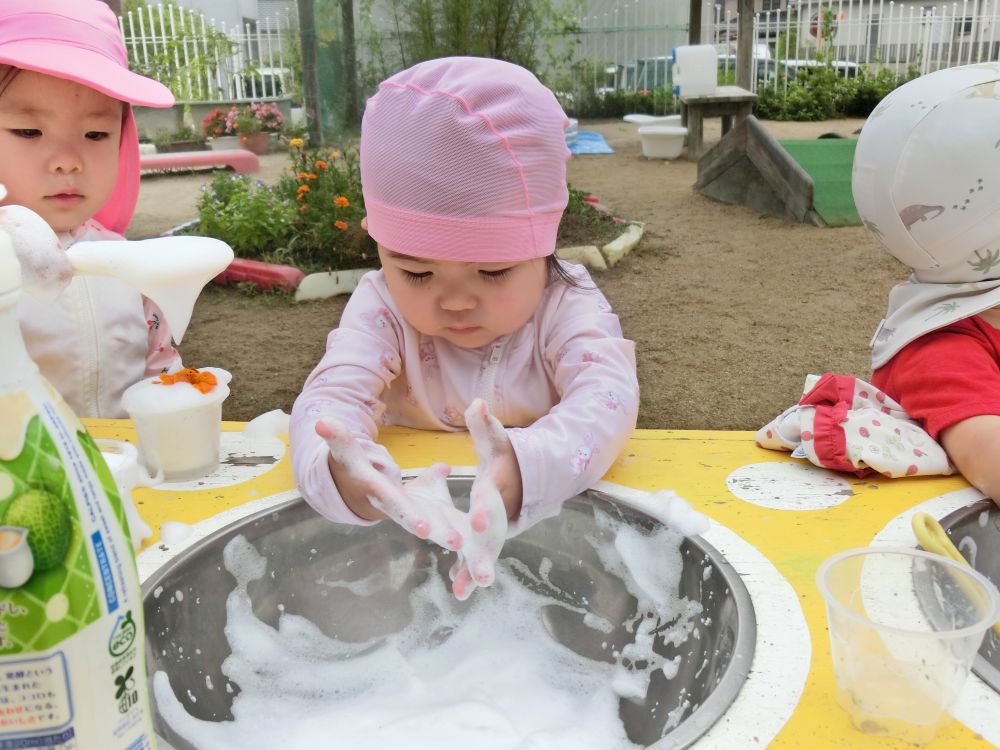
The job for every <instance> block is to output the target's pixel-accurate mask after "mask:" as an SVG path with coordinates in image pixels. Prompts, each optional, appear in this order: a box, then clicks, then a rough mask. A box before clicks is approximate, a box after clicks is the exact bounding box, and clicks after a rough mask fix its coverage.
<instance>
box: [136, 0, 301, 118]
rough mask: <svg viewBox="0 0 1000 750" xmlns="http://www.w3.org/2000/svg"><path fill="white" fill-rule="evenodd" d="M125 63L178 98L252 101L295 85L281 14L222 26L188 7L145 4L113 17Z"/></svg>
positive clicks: (289, 25)
mask: <svg viewBox="0 0 1000 750" xmlns="http://www.w3.org/2000/svg"><path fill="white" fill-rule="evenodd" d="M118 24H119V28H120V29H121V32H122V36H123V38H124V39H125V47H126V49H127V50H128V56H129V65H130V67H131V68H132V69H133V70H135V71H137V72H140V73H143V74H144V75H148V76H150V77H151V78H155V79H156V80H158V81H160V82H161V83H163V84H164V85H166V86H168V87H169V88H170V89H171V91H173V93H174V95H175V96H176V97H177V98H178V99H179V100H188V101H214V100H221V101H253V100H257V99H261V98H270V97H280V96H283V95H285V94H287V93H288V92H289V91H290V90H291V89H292V88H293V86H294V85H295V79H296V77H297V76H298V75H299V71H297V70H296V69H295V68H296V66H295V65H292V64H290V63H291V61H290V57H291V55H290V50H289V49H287V47H288V41H287V40H288V38H289V36H288V35H289V32H290V31H291V30H292V29H293V25H292V21H291V20H290V19H289V18H288V17H287V16H278V17H275V18H272V19H263V20H261V21H259V22H258V23H256V24H254V25H251V24H244V25H243V26H242V27H240V26H234V27H230V28H226V27H225V25H224V24H222V23H219V22H217V21H216V20H215V19H209V18H206V17H205V15H204V14H202V13H199V12H197V11H195V10H192V9H190V8H181V7H179V6H176V5H173V4H169V5H147V6H145V7H144V8H143V9H142V10H140V11H138V12H132V11H130V12H128V13H126V14H124V15H122V16H120V17H119V19H118Z"/></svg>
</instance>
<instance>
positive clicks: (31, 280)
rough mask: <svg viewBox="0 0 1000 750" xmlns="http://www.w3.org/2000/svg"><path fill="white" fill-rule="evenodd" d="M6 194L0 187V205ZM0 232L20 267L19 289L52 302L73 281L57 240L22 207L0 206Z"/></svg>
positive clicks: (45, 224)
mask: <svg viewBox="0 0 1000 750" xmlns="http://www.w3.org/2000/svg"><path fill="white" fill-rule="evenodd" d="M6 194H7V190H6V188H4V186H3V185H0V201H2V200H3V199H4V196H6ZM0 231H4V232H6V233H7V234H8V236H9V237H10V241H11V244H12V245H13V246H14V253H15V254H16V255H17V260H18V262H19V263H20V265H21V286H22V288H23V289H24V291H26V292H27V293H29V294H31V295H32V296H34V297H37V298H38V299H41V300H43V301H47V302H52V301H54V300H55V299H56V298H57V297H58V296H59V295H60V294H61V293H62V291H63V289H65V288H66V286H67V285H68V284H69V282H70V280H71V279H72V278H73V269H72V267H71V266H70V263H69V260H68V258H67V257H66V253H65V252H64V251H63V249H62V245H61V244H60V242H59V238H58V237H57V236H56V233H55V232H53V231H52V227H50V226H49V225H48V224H47V223H46V221H45V219H43V218H42V217H41V216H39V215H38V214H36V213H35V212H34V211H32V210H31V209H30V208H25V207H24V206H13V205H11V206H0Z"/></svg>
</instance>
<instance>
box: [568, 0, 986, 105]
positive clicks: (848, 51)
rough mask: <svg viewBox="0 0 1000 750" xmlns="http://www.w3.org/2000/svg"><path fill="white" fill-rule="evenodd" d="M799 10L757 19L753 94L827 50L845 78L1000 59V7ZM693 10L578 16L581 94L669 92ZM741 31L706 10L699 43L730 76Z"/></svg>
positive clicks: (820, 6) (868, 0) (877, 2)
mask: <svg viewBox="0 0 1000 750" xmlns="http://www.w3.org/2000/svg"><path fill="white" fill-rule="evenodd" d="M792 7H793V10H792V11H791V12H789V10H788V9H787V8H783V9H780V10H768V11H762V12H759V13H757V14H756V15H755V17H754V39H753V44H754V48H753V55H752V56H753V58H754V59H755V69H756V70H757V71H758V74H757V75H754V76H752V80H753V87H754V88H756V86H757V84H758V77H759V78H760V80H763V81H767V83H768V85H772V84H773V85H775V86H777V85H779V83H780V82H782V81H785V82H787V72H788V68H790V67H791V68H795V64H794V62H793V63H792V64H789V65H782V64H779V63H780V61H802V62H800V63H799V64H798V67H800V68H801V66H802V65H804V64H805V61H807V60H813V59H815V58H816V57H817V56H818V54H819V53H821V52H823V53H828V54H829V55H830V56H831V57H832V59H833V60H835V61H839V63H840V64H839V65H837V66H836V68H837V69H838V70H839V71H840V72H841V73H846V74H852V73H854V72H856V71H857V70H859V69H860V67H861V66H866V67H867V68H868V69H869V70H872V71H876V70H878V69H880V68H889V69H891V70H893V71H894V72H896V73H905V72H907V70H908V69H909V68H911V67H912V68H916V70H917V72H919V73H929V72H931V71H933V70H938V69H940V68H946V67H951V66H954V65H964V64H968V63H975V62H983V61H986V60H996V59H998V56H1000V0H972V1H971V2H970V0H963V2H954V3H950V4H942V5H934V6H930V5H926V6H921V5H916V4H910V3H900V2H895V1H893V0H858V1H856V2H850V0H847V1H845V0H834V1H833V2H830V1H829V0H827V2H817V0H804V1H803V2H799V3H797V4H793V6H792ZM687 8H688V3H687V0H628V1H623V2H618V3H617V4H615V5H614V6H613V7H609V8H607V11H606V12H602V13H597V14H592V15H589V16H587V15H583V16H581V17H580V18H579V19H578V23H577V28H578V31H577V34H576V35H575V55H574V56H575V60H576V64H575V65H574V66H573V69H574V71H575V74H574V75H575V79H576V80H575V82H574V83H575V87H580V86H586V87H587V88H589V89H590V90H596V91H598V92H606V91H609V90H625V91H639V90H643V89H654V88H655V87H657V86H662V85H671V75H670V54H671V51H672V49H673V47H674V46H677V45H682V44H687V43H688V34H687ZM824 12H826V13H827V14H828V15H827V20H828V21H829V23H828V24H826V25H825V24H824V22H823V19H824ZM824 26H826V28H825V29H824ZM737 28H738V17H737V15H736V14H735V13H732V12H726V13H722V12H720V11H719V9H718V6H716V5H714V4H712V3H706V4H705V6H704V12H703V15H702V39H701V41H702V43H705V44H716V45H718V48H719V54H720V60H719V64H720V71H722V72H723V73H726V72H727V71H728V70H731V69H732V66H733V64H734V61H735V58H736V47H737V44H738V43H739V40H738V39H737ZM824 31H825V32H826V33H825V35H824ZM789 32H792V33H789ZM824 36H825V37H826V38H824ZM766 59H771V60H772V62H771V63H769V64H767V63H765V62H764V61H765V60H766ZM584 62H586V64H584Z"/></svg>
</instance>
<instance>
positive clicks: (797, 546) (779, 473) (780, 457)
mask: <svg viewBox="0 0 1000 750" xmlns="http://www.w3.org/2000/svg"><path fill="white" fill-rule="evenodd" d="M86 423H87V425H88V427H89V428H90V429H91V431H92V433H93V434H94V436H95V437H98V438H112V439H121V440H130V441H131V440H134V432H133V431H132V428H131V425H130V423H128V422H126V421H118V420H86ZM241 428H242V425H241V424H239V423H223V430H224V431H227V432H228V433H237V432H238V431H239V430H240V429H241ZM224 437H226V436H224ZM233 437H235V436H233ZM382 441H383V442H384V444H385V445H386V447H387V448H388V449H389V451H390V452H391V453H392V455H393V456H394V457H395V458H396V459H397V461H398V463H399V465H400V466H401V467H413V468H416V467H424V466H428V465H430V464H431V463H433V462H434V461H438V460H444V461H448V462H449V463H451V464H452V465H454V466H460V465H471V464H474V463H475V454H474V452H473V450H472V444H471V442H470V441H469V439H468V435H467V434H465V433H434V432H421V431H418V430H407V429H401V428H387V429H385V430H384V431H383V433H382ZM275 443H277V441H275ZM224 447H225V441H224ZM275 454H276V455H278V454H281V457H280V460H277V461H276V462H274V463H273V464H270V465H266V466H256V468H254V469H253V473H254V474H255V476H253V477H252V478H250V479H249V480H246V481H238V482H237V483H236V484H232V485H227V486H216V487H211V486H207V487H198V486H194V487H185V488H180V489H178V488H175V487H172V486H170V485H166V486H161V487H159V488H141V489H137V490H136V491H135V492H134V495H133V496H134V499H135V501H136V504H137V507H138V509H139V512H140V513H141V514H142V516H143V518H144V519H145V520H146V522H147V523H148V524H149V525H150V527H152V528H153V529H154V534H156V533H157V530H158V529H160V526H161V524H163V523H164V522H166V521H181V522H184V523H188V524H199V526H203V525H204V524H205V523H209V522H210V519H212V518H213V517H217V516H218V514H220V513H221V514H222V516H218V519H217V520H216V523H217V524H218V523H222V522H228V521H229V520H233V519H235V518H236V517H238V516H239V515H241V514H242V513H244V512H245V511H246V510H250V509H253V508H257V507H259V506H260V504H261V503H262V502H265V501H266V500H267V499H268V498H272V499H273V498H282V497H294V482H293V479H292V472H291V466H290V462H289V457H288V454H287V451H286V450H284V445H279V446H278V450H277V451H276V453H275ZM235 463H239V461H238V460H237V461H235ZM247 463H248V464H252V463H253V461H251V460H248V461H247ZM605 480H606V481H607V482H611V483H615V484H618V485H624V486H626V487H629V488H634V489H638V490H654V489H662V488H667V489H672V490H674V491H676V492H677V493H678V494H680V495H681V496H683V497H685V498H687V499H688V500H689V501H690V502H691V504H692V505H693V506H694V507H695V508H697V509H698V510H700V511H702V512H704V513H705V514H707V515H708V516H709V517H710V518H711V519H712V520H713V521H714V522H715V528H714V529H713V532H709V534H707V535H706V538H707V539H708V541H710V542H711V543H713V544H715V545H716V546H718V547H720V549H721V550H722V551H723V552H724V553H725V554H726V555H727V557H728V558H729V559H730V561H731V562H733V564H734V566H735V567H736V569H737V570H738V571H739V572H740V574H741V575H742V576H743V577H744V580H746V581H747V582H748V588H750V590H751V595H752V597H753V598H754V606H755V608H756V609H757V610H758V617H761V615H762V614H764V615H766V617H765V618H764V622H765V623H766V622H769V621H768V620H767V618H768V617H770V618H773V617H774V615H775V612H776V610H775V607H774V602H771V599H774V600H775V602H777V601H778V600H779V599H781V597H782V596H785V600H784V604H783V605H780V606H790V609H788V611H787V613H786V614H784V615H781V618H782V619H780V621H779V625H778V626H777V627H775V626H774V625H769V626H768V627H767V628H765V627H763V625H762V627H761V628H760V632H759V634H758V649H757V654H756V655H755V661H754V665H753V669H752V672H753V674H752V675H751V678H752V680H751V682H748V684H747V686H746V687H745V688H744V689H743V690H742V692H741V694H740V696H739V697H738V698H737V701H736V703H735V704H734V707H733V709H731V710H730V711H729V712H727V714H726V715H725V716H724V717H723V719H722V720H721V721H720V722H719V725H724V724H725V723H726V722H729V723H740V724H741V725H744V726H742V731H744V734H746V736H747V738H748V743H747V744H745V745H741V747H751V746H754V747H756V746H759V747H764V746H767V747H771V748H796V749H798V748H806V747H808V748H814V747H815V748H821V747H842V748H869V747H871V748H893V747H910V746H909V745H905V744H903V743H900V742H897V741H894V740H889V739H886V738H882V737H874V736H870V735H865V734H862V733H860V732H858V731H856V730H854V729H853V728H852V726H851V724H850V721H849V719H848V717H847V714H846V713H845V712H844V711H842V710H841V709H840V708H839V707H838V706H837V705H836V703H835V702H834V678H833V669H832V663H831V659H830V649H829V641H828V636H827V630H826V616H825V612H824V608H823V602H822V600H821V598H820V596H819V593H818V591H817V590H816V586H815V583H814V578H815V574H816V569H817V567H818V566H819V564H820V562H822V560H824V559H825V558H826V557H828V556H830V555H831V554H833V553H835V552H837V551H840V550H843V549H846V548H849V547H862V546H866V545H868V544H870V543H872V542H873V541H875V542H878V543H888V542H898V543H901V544H906V545H908V546H914V545H915V544H916V542H915V540H914V539H913V537H912V532H910V531H909V522H908V517H909V515H910V514H912V512H914V510H915V509H917V506H919V509H920V510H924V511H926V512H928V513H930V514H931V515H933V516H935V517H938V518H940V517H941V516H943V515H946V514H947V513H948V512H950V511H951V510H954V509H955V508H957V507H960V506H962V505H965V504H966V503H967V502H970V501H971V500H974V499H977V498H979V497H981V495H979V493H977V492H976V491H975V490H973V489H971V488H970V487H969V486H968V485H967V484H966V483H965V482H964V480H962V479H960V478H955V477H946V478H909V479H896V480H887V479H881V478H877V477H876V478H864V479H859V478H856V477H853V476H850V475H845V474H834V473H833V472H827V471H824V470H821V469H817V468H815V467H812V466H808V465H805V464H803V463H802V462H801V461H795V460H793V459H791V458H789V457H788V456H787V454H780V453H776V452H772V451H766V450H763V449H760V448H758V447H757V446H756V445H755V444H754V442H753V433H750V432H708V431H673V430H639V431H637V432H636V433H635V435H634V436H633V438H632V439H631V441H630V442H629V444H628V446H627V447H626V450H625V451H624V452H623V454H622V456H621V457H620V459H619V460H618V462H617V463H616V464H615V465H614V466H613V467H612V468H611V470H610V471H609V472H608V474H607V476H606V477H605ZM605 489H608V488H605ZM612 491H613V490H612ZM738 495H739V496H738ZM741 497H742V499H741ZM720 540H722V542H724V543H722V544H720ZM727 545H728V546H727ZM168 547H169V545H162V544H160V540H159V539H158V538H157V537H156V536H154V538H153V539H152V540H147V544H145V545H144V546H143V551H142V553H141V554H140V561H142V559H143V557H144V556H146V555H148V554H151V553H152V554H155V553H156V552H157V550H158V549H168ZM741 550H743V551H741ZM744 555H745V556H746V558H745V560H744V559H743V556H744ZM755 555H756V556H758V558H759V563H754V562H752V560H753V559H757V558H754V556H755ZM764 568H766V569H767V570H764ZM769 576H770V577H769ZM782 579H783V580H782ZM789 598H790V599H791V604H790V605H789V602H788V599H789ZM780 606H779V608H778V610H777V611H778V614H780ZM768 613H770V614H768ZM796 623H802V637H801V644H800V646H801V647H797V646H795V643H796V636H795V627H796ZM771 659H775V660H786V661H787V662H788V663H785V664H783V665H781V669H777V670H770V671H772V672H774V674H779V675H780V674H797V675H800V676H799V677H796V678H794V679H792V680H789V681H790V682H793V683H796V684H791V685H788V684H784V685H772V686H770V687H768V686H767V684H766V683H759V681H758V682H757V683H755V682H754V681H753V678H754V676H755V675H756V674H757V673H760V674H766V673H768V671H769V667H770V666H772V665H769V664H768V663H767V661H768V660H771ZM782 670H785V671H782ZM970 682H972V683H974V684H973V685H972V688H974V689H967V690H966V692H965V693H963V696H962V699H961V700H960V702H959V703H960V705H959V706H958V708H957V709H956V715H957V716H958V717H959V719H960V721H955V722H953V723H952V724H951V725H950V726H949V727H948V728H947V729H946V730H945V731H943V732H942V733H941V734H939V736H938V738H937V739H935V741H934V742H933V743H931V744H930V745H927V746H926V747H928V748H949V749H952V748H977V749H979V748H984V747H990V746H1000V696H997V695H996V694H995V693H993V692H992V691H991V690H989V688H986V687H985V686H984V685H983V684H982V683H981V681H979V680H978V678H975V677H972V678H970ZM758 683H759V684H758ZM777 693H783V694H784V695H783V696H777V697H776V694H777ZM783 701H785V702H787V706H785V705H783ZM737 706H739V708H738V710H737ZM963 722H964V723H963ZM758 723H759V724H760V726H759V731H758V728H757V726H756V725H757V724H758ZM719 725H717V727H718V729H719V731H716V728H713V730H712V731H710V732H709V734H708V735H706V738H705V739H703V740H700V741H699V742H698V743H697V745H696V747H698V748H699V750H702V749H703V748H706V749H707V748H714V747H718V748H728V747H733V748H735V747H736V745H733V744H732V740H731V739H729V740H726V739H725V738H726V737H730V735H726V734H725V731H726V728H725V727H724V726H719ZM750 725H753V726H750Z"/></svg>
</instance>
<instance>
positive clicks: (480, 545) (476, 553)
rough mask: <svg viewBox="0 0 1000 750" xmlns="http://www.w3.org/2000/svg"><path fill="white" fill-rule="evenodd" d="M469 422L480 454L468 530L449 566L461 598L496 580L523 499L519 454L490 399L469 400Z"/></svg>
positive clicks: (458, 597) (454, 587) (472, 492)
mask: <svg viewBox="0 0 1000 750" xmlns="http://www.w3.org/2000/svg"><path fill="white" fill-rule="evenodd" d="M465 425H466V427H468V428H469V434H470V435H471V436H472V442H473V445H474V446H475V449H476V455H477V456H478V457H479V470H478V471H477V472H476V478H475V480H473V483H472V491H471V493H470V498H469V527H470V528H469V533H468V534H467V535H466V537H465V544H464V545H463V546H462V550H461V551H460V552H459V553H458V561H457V562H456V563H455V565H454V566H452V569H451V571H450V575H451V579H452V591H453V592H454V594H455V597H456V598H457V599H459V600H465V599H467V598H469V595H470V594H471V593H472V592H473V591H474V590H475V588H476V587H477V586H489V585H490V584H491V583H493V579H494V576H495V575H496V561H497V559H498V558H499V557H500V550H501V549H502V548H503V543H504V541H506V539H507V519H508V517H510V516H515V517H516V516H517V513H518V512H519V511H520V504H521V472H520V468H519V466H518V463H517V456H516V455H515V454H514V448H513V446H511V444H510V438H509V437H507V432H506V431H505V430H504V428H503V425H502V424H500V421H499V420H498V419H497V418H496V417H494V416H492V415H491V414H490V413H489V410H488V409H487V407H486V402H484V401H483V400H482V399H476V400H475V401H473V402H472V403H471V404H469V408H468V409H466V410H465ZM505 499H506V502H505ZM508 504H509V505H510V506H511V507H510V509H508Z"/></svg>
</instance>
